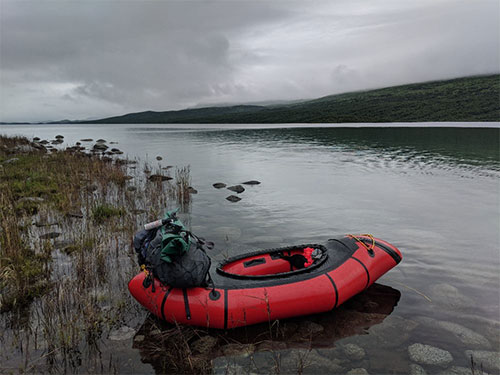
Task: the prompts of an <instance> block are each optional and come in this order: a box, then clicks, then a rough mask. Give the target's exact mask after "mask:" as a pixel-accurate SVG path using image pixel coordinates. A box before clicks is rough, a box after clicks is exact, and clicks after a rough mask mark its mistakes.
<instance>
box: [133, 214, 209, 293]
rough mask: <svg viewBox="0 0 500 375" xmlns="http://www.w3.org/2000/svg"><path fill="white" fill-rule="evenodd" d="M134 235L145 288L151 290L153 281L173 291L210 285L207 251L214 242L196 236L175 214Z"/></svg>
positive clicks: (147, 225) (166, 216)
mask: <svg viewBox="0 0 500 375" xmlns="http://www.w3.org/2000/svg"><path fill="white" fill-rule="evenodd" d="M144 227H145V229H143V230H141V231H139V232H137V233H136V234H135V236H134V241H133V243H134V249H135V251H136V252H137V257H138V261H139V265H140V266H141V268H142V269H144V271H145V272H146V274H147V277H146V278H145V279H144V287H146V288H148V287H149V286H150V285H152V287H153V288H154V282H153V279H154V278H157V279H158V280H159V281H160V282H161V283H162V284H164V285H168V286H171V287H174V288H190V287H195V286H208V285H209V284H210V282H211V279H210V274H209V272H208V271H209V269H210V264H211V261H210V258H209V257H208V255H207V254H206V251H207V250H210V249H211V248H212V247H213V243H211V242H207V241H205V240H204V239H202V238H199V237H197V236H195V235H194V234H193V233H191V232H190V231H189V230H187V229H186V228H185V227H184V225H183V224H182V222H181V221H180V220H178V219H177V216H176V212H175V211H171V212H167V214H166V215H165V218H163V219H161V220H158V221H155V222H153V223H149V224H146V225H145V226H144Z"/></svg>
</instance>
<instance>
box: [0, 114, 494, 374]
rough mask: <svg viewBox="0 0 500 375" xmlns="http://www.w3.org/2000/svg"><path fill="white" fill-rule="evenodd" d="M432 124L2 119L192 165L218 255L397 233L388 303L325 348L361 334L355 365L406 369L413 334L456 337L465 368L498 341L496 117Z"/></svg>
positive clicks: (197, 218)
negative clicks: (375, 318) (392, 295)
mask: <svg viewBox="0 0 500 375" xmlns="http://www.w3.org/2000/svg"><path fill="white" fill-rule="evenodd" d="M428 125H429V124H412V126H411V127H409V126H406V127H397V126H394V125H392V126H387V125H369V126H365V127H363V126H362V125H356V126H352V125H350V126H349V127H341V126H338V125H335V126H320V127H315V126H296V125H294V126H253V125H235V126H231V125H218V126H208V125H158V124H154V125H143V124H141V125H80V124H79V125H9V126H8V125H4V126H0V134H7V135H14V134H16V135H24V136H27V137H29V138H31V137H35V136H37V137H40V138H42V139H48V140H50V139H53V138H54V137H55V136H56V135H57V134H62V135H64V137H65V138H64V140H65V144H63V145H62V146H65V145H66V144H67V145H73V144H74V143H75V142H77V141H79V140H80V139H82V138H93V139H94V140H96V139H98V138H104V139H106V140H107V141H108V142H110V141H114V142H118V144H117V145H116V146H114V147H118V148H120V149H121V150H122V151H124V152H125V154H126V155H127V156H128V157H130V158H140V159H141V160H148V161H149V164H150V165H151V166H152V167H153V168H156V167H164V166H167V165H174V166H179V167H182V166H187V165H189V166H190V168H191V176H192V184H191V185H192V186H193V187H194V188H195V189H196V190H198V194H196V195H193V201H192V204H191V207H190V210H189V213H188V214H186V215H184V219H185V220H187V221H188V222H189V224H190V226H191V228H192V230H193V231H194V232H195V233H196V234H198V235H200V236H202V237H205V238H207V239H210V240H212V241H214V242H215V243H216V250H215V251H214V253H213V254H211V255H212V256H213V258H214V259H216V260H220V259H222V258H223V257H224V256H232V255H235V254H238V253H242V252H245V251H248V250H254V249H258V248H264V247H277V246H285V245H291V244H295V243H307V242H316V241H325V240H327V239H328V238H331V237H334V236H339V235H343V234H347V233H371V234H373V235H374V236H376V237H379V238H382V239H384V240H387V241H388V242H391V243H392V244H394V245H396V246H397V247H398V248H399V249H400V250H401V252H402V254H403V257H404V259H403V262H402V263H401V264H399V265H398V266H397V267H396V268H394V269H393V270H392V271H390V272H389V273H387V274H386V275H384V276H383V277H382V278H381V279H379V281H378V284H381V285H382V286H383V287H390V288H392V289H391V290H395V291H396V292H397V293H398V298H396V299H395V300H393V303H392V306H389V307H390V309H389V313H390V315H389V316H388V317H386V318H385V319H383V322H377V324H374V325H373V326H372V327H371V328H367V329H365V332H363V334H360V333H359V332H357V331H356V330H353V333H352V334H348V335H341V336H342V337H337V336H336V337H334V339H332V340H330V341H329V342H328V343H326V344H325V345H319V344H318V347H322V349H317V350H316V352H317V353H319V354H320V355H322V356H323V357H324V358H328V357H329V356H330V360H331V359H332V358H331V357H332V356H336V355H337V354H338V353H337V352H333V351H332V352H328V350H337V351H338V350H340V349H339V348H342V347H345V345H347V344H355V345H357V346H358V347H361V348H363V349H364V351H365V353H366V355H364V356H363V357H362V358H358V359H354V360H352V361H351V362H352V363H351V364H350V365H349V364H343V368H344V369H345V372H346V371H348V370H349V369H350V368H355V367H363V368H366V369H367V370H368V371H369V372H370V373H385V372H387V373H400V372H404V371H405V369H406V370H407V369H408V365H409V364H412V363H414V362H415V361H414V358H413V357H411V356H410V355H409V351H408V347H409V346H410V345H412V344H414V343H421V344H426V345H432V346H434V347H438V348H440V349H443V350H446V351H448V352H450V353H451V355H452V356H453V362H452V363H451V364H449V365H448V366H452V365H456V366H461V367H468V368H470V359H469V357H468V355H466V354H465V351H466V350H481V351H483V352H495V351H496V352H498V351H499V345H500V341H499V327H500V323H499V321H500V296H499V288H500V276H499V274H500V273H499V269H500V253H499V249H500V246H499V245H500V237H499V228H500V198H499V197H500V194H499V193H500V179H499V178H500V156H499V150H500V148H499V143H500V129H499V124H498V123H496V124H486V125H487V127H484V125H485V124H433V126H428ZM439 125H441V126H439ZM401 126H404V125H401ZM92 144H93V143H91V142H87V143H85V142H84V145H87V146H90V145H92ZM157 156H161V157H162V160H161V161H157V160H156V157H157ZM247 180H258V181H260V182H261V184H260V185H256V186H245V189H246V190H245V191H244V192H243V193H241V194H239V197H240V198H242V200H241V201H239V202H236V203H232V202H229V201H227V200H226V199H225V198H226V197H227V196H229V195H231V194H233V193H232V192H230V191H229V190H227V189H215V188H214V187H212V184H213V183H215V182H224V183H226V184H227V185H228V186H230V185H234V184H239V183H241V182H244V181H247ZM124 287H126V286H125V285H124ZM390 288H389V289H390ZM372 302H375V303H377V297H376V296H375V297H373V299H372ZM391 311H392V312H391ZM331 314H335V312H332V313H331ZM146 316H147V313H146V311H145V310H144V319H145V318H146ZM330 316H333V317H335V315H330ZM337 318H339V317H338V316H337ZM304 319H308V318H304ZM325 319H327V320H328V319H330V321H329V324H331V325H335V321H334V320H333V321H332V319H331V318H325ZM325 324H326V323H325ZM351 328H352V327H351ZM354 328H355V327H354ZM366 333H368V334H366ZM333 336H334V334H332V337H333ZM327 341H328V340H327ZM334 342H335V344H334ZM323 344H324V343H323ZM325 347H326V348H325ZM334 347H335V348H334ZM329 348H330V349H329ZM332 348H334V349H332ZM133 350H136V349H133ZM322 350H323V351H322ZM335 353H337V354H335ZM475 354H477V353H475ZM497 354H498V353H497ZM477 355H478V354H477ZM143 360H144V358H143ZM235 360H236V361H238V360H240V359H235ZM241 360H243V359H241ZM145 362H148V361H147V360H145ZM380 363H382V364H380ZM484 363H487V360H484ZM488 363H489V362H488ZM143 366H146V365H143ZM242 366H244V365H242ZM349 366H351V367H349ZM485 366H486V368H487V369H489V371H491V372H494V371H497V372H498V371H500V369H497V370H495V364H494V363H493V364H489V365H485ZM423 367H424V368H425V369H426V370H427V371H428V372H430V373H433V372H439V371H441V370H442V368H441V369H440V368H439V366H433V365H425V364H424V365H423ZM445 367H446V366H445ZM311 368H312V369H314V367H311ZM152 370H153V368H152V367H150V368H149V370H148V367H141V368H140V371H152ZM216 370H217V369H216ZM138 371H139V370H138ZM306 372H307V368H306ZM345 372H344V373H345Z"/></svg>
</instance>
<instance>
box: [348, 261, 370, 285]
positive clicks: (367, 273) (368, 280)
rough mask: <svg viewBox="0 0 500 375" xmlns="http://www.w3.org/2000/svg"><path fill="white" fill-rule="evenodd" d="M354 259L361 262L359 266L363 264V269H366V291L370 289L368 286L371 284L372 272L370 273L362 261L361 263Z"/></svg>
mask: <svg viewBox="0 0 500 375" xmlns="http://www.w3.org/2000/svg"><path fill="white" fill-rule="evenodd" d="M351 258H352V259H354V260H356V261H358V262H359V264H361V265H362V266H363V268H364V269H365V272H366V278H367V280H366V285H365V289H366V288H368V285H369V284H370V272H368V268H366V266H365V265H364V264H363V262H362V261H360V260H359V259H358V258H354V257H351Z"/></svg>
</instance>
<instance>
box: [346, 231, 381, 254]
mask: <svg viewBox="0 0 500 375" xmlns="http://www.w3.org/2000/svg"><path fill="white" fill-rule="evenodd" d="M347 236H348V237H351V238H352V239H354V240H356V241H358V242H359V243H360V244H361V245H363V247H364V248H365V249H366V250H367V251H373V249H375V238H373V236H372V235H371V234H367V233H366V234H360V235H359V236H366V237H368V238H370V239H371V240H372V243H371V245H370V247H368V245H367V244H365V243H364V242H363V241H362V240H361V239H360V238H358V237H356V236H355V235H354V234H348V235H347Z"/></svg>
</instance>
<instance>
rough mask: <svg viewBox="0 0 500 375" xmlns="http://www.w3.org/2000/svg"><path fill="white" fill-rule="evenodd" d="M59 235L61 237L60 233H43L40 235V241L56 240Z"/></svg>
mask: <svg viewBox="0 0 500 375" xmlns="http://www.w3.org/2000/svg"><path fill="white" fill-rule="evenodd" d="M60 235H61V233H59V232H49V233H44V234H42V235H40V239H42V240H49V239H52V238H57V237H59V236H60Z"/></svg>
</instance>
